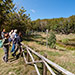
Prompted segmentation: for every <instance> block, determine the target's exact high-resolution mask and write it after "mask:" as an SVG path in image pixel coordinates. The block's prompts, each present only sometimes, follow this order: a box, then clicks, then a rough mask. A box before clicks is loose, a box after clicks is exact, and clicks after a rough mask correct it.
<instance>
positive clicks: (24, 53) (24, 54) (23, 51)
mask: <svg viewBox="0 0 75 75" xmlns="http://www.w3.org/2000/svg"><path fill="white" fill-rule="evenodd" d="M22 52H23V57H24V61H25V63H26V64H27V63H28V62H27V60H26V57H25V53H24V50H23V48H22Z"/></svg>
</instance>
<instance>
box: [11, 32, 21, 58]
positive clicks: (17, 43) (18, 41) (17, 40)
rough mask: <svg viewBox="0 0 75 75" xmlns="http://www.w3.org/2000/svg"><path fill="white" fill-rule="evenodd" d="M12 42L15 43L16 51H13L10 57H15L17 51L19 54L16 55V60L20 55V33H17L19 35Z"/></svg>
mask: <svg viewBox="0 0 75 75" xmlns="http://www.w3.org/2000/svg"><path fill="white" fill-rule="evenodd" d="M14 41H15V42H16V49H15V51H14V53H13V54H12V56H16V52H17V51H18V50H20V52H19V54H17V56H16V58H17V59H18V58H19V55H21V54H22V51H21V42H22V33H21V32H19V34H18V35H17V37H16V38H15V40H14Z"/></svg>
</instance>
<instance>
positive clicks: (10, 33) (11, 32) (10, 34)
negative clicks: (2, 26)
mask: <svg viewBox="0 0 75 75" xmlns="http://www.w3.org/2000/svg"><path fill="white" fill-rule="evenodd" d="M13 32H14V30H11V31H10V32H9V36H10V38H9V41H10V43H11V41H12V34H13Z"/></svg>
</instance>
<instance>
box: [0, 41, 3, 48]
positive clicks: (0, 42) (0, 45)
mask: <svg viewBox="0 0 75 75" xmlns="http://www.w3.org/2000/svg"><path fill="white" fill-rule="evenodd" d="M2 46H3V42H2V40H0V48H2Z"/></svg>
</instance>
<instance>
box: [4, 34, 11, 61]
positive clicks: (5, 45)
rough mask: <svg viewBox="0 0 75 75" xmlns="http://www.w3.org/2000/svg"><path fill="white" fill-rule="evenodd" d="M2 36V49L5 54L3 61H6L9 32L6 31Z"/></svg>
mask: <svg viewBox="0 0 75 75" xmlns="http://www.w3.org/2000/svg"><path fill="white" fill-rule="evenodd" d="M4 37H5V38H4V39H3V49H4V53H5V55H4V56H3V60H4V61H5V62H8V53H9V45H10V43H9V34H8V33H6V34H5V36H4Z"/></svg>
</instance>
